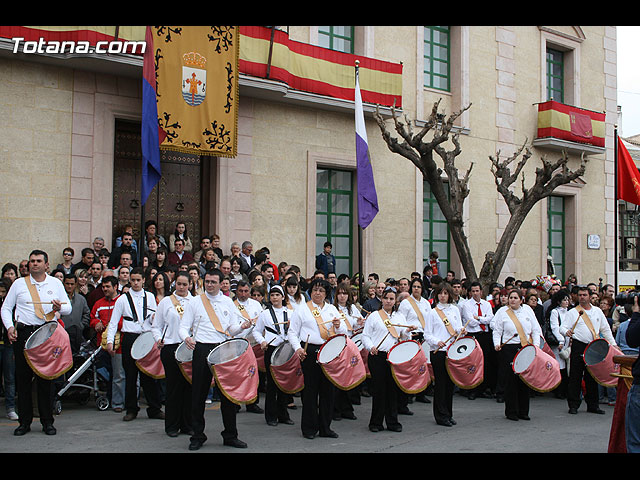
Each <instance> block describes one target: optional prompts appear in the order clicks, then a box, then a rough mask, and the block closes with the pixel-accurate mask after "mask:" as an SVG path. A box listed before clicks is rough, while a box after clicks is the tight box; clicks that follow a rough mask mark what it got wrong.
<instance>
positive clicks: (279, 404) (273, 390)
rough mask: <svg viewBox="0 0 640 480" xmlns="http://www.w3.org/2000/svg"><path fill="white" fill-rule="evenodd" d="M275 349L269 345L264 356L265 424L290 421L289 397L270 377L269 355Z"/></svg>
mask: <svg viewBox="0 0 640 480" xmlns="http://www.w3.org/2000/svg"><path fill="white" fill-rule="evenodd" d="M275 349H276V347H274V346H272V345H269V346H268V347H267V349H266V350H265V354H264V366H265V370H266V372H265V380H266V385H265V387H266V392H265V396H264V418H265V420H266V421H267V422H272V421H275V422H277V421H280V422H282V421H285V420H290V417H289V410H288V409H287V405H288V404H289V400H290V399H291V395H290V394H288V393H285V392H283V391H282V390H280V388H279V387H278V384H277V383H276V382H275V380H274V379H273V376H272V375H271V368H270V367H271V355H273V351H274V350H275Z"/></svg>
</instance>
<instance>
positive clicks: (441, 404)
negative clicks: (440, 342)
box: [431, 350, 455, 423]
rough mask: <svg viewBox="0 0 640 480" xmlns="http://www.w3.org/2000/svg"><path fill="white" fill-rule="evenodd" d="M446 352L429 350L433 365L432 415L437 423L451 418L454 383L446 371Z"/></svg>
mask: <svg viewBox="0 0 640 480" xmlns="http://www.w3.org/2000/svg"><path fill="white" fill-rule="evenodd" d="M446 359H447V352H446V351H445V350H440V351H438V352H435V353H434V352H431V365H432V366H433V376H434V382H433V417H434V418H435V420H436V422H437V423H440V422H445V421H447V420H451V419H452V418H453V389H454V386H455V385H454V383H453V382H452V381H451V377H450V376H449V373H448V372H447V365H446Z"/></svg>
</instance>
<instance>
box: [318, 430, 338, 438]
mask: <svg viewBox="0 0 640 480" xmlns="http://www.w3.org/2000/svg"><path fill="white" fill-rule="evenodd" d="M320 436H321V437H324V438H338V434H337V433H336V432H334V431H333V430H329V431H328V432H327V433H321V434H320Z"/></svg>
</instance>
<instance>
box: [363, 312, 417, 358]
mask: <svg viewBox="0 0 640 480" xmlns="http://www.w3.org/2000/svg"><path fill="white" fill-rule="evenodd" d="M389 321H390V322H391V323H392V324H393V325H394V326H393V328H395V330H396V332H397V333H398V338H395V337H394V336H393V335H391V334H389V335H387V333H389V329H388V328H387V326H386V325H385V324H384V320H383V318H382V316H380V311H379V310H377V311H375V312H372V313H371V314H370V315H369V316H368V317H367V320H366V321H365V323H364V330H363V331H362V345H363V346H364V348H366V349H367V350H369V351H370V350H371V349H372V348H374V347H375V348H377V349H378V351H379V352H388V351H389V350H390V349H391V347H393V346H394V345H395V344H396V343H398V342H401V341H403V340H410V339H411V332H410V331H409V330H408V329H407V328H406V327H399V326H398V325H406V326H407V327H408V326H409V325H408V324H407V319H406V318H405V316H404V315H402V314H401V313H400V312H398V311H394V312H391V315H389ZM383 339H384V340H383ZM380 342H382V343H380Z"/></svg>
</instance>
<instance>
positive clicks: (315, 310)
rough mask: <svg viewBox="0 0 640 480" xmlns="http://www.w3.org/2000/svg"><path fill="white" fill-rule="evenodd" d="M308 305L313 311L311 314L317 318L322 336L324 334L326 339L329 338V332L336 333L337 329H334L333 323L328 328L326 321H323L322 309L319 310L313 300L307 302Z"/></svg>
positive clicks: (323, 336)
mask: <svg viewBox="0 0 640 480" xmlns="http://www.w3.org/2000/svg"><path fill="white" fill-rule="evenodd" d="M307 307H309V310H310V311H311V315H312V316H313V318H315V319H316V323H317V324H318V330H320V336H322V338H323V339H325V340H326V339H328V338H329V334H331V335H334V334H335V330H334V329H333V325H332V326H331V329H327V327H326V326H325V323H324V322H323V318H322V315H321V314H320V310H318V308H317V307H316V308H314V307H313V304H312V303H311V300H309V301H308V302H307Z"/></svg>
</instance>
